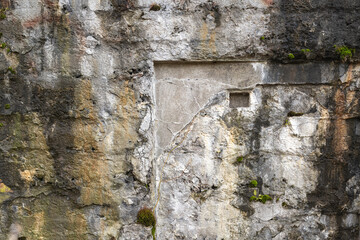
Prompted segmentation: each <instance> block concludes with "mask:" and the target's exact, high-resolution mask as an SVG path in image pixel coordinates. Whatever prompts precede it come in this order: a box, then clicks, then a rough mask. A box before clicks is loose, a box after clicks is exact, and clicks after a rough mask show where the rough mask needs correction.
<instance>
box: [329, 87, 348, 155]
mask: <svg viewBox="0 0 360 240" xmlns="http://www.w3.org/2000/svg"><path fill="white" fill-rule="evenodd" d="M335 105H336V108H335V115H336V120H335V132H334V137H333V141H332V144H333V149H334V152H335V156H336V158H337V159H338V160H339V161H343V157H342V154H343V153H344V152H346V151H347V150H348V148H349V146H348V143H347V136H348V133H347V124H346V120H345V119H344V114H345V110H346V103H345V94H344V93H343V91H342V90H340V89H337V90H336V93H335Z"/></svg>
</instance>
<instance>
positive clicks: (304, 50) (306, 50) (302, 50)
mask: <svg viewBox="0 0 360 240" xmlns="http://www.w3.org/2000/svg"><path fill="white" fill-rule="evenodd" d="M301 52H302V53H304V54H305V53H308V52H311V50H310V49H308V48H306V49H305V48H304V49H301Z"/></svg>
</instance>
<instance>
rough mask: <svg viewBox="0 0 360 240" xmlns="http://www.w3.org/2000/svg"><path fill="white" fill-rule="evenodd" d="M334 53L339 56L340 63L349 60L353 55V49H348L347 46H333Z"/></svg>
mask: <svg viewBox="0 0 360 240" xmlns="http://www.w3.org/2000/svg"><path fill="white" fill-rule="evenodd" d="M334 48H335V52H336V53H337V54H338V55H339V56H340V58H341V60H342V61H346V60H350V59H351V58H352V56H353V54H355V49H354V48H349V47H347V46H336V45H334Z"/></svg>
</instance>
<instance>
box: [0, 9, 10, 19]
mask: <svg viewBox="0 0 360 240" xmlns="http://www.w3.org/2000/svg"><path fill="white" fill-rule="evenodd" d="M7 10H8V9H7V8H0V20H3V19H5V18H6V11H7Z"/></svg>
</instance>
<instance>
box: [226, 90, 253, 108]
mask: <svg viewBox="0 0 360 240" xmlns="http://www.w3.org/2000/svg"><path fill="white" fill-rule="evenodd" d="M229 95H230V97H229V99H230V103H229V106H230V108H239V107H249V106H250V93H248V92H230V93H229Z"/></svg>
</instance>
